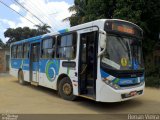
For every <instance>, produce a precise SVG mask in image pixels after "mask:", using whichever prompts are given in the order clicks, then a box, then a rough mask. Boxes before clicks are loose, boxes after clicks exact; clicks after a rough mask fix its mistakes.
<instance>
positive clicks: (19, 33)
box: [4, 24, 50, 44]
mask: <svg viewBox="0 0 160 120" xmlns="http://www.w3.org/2000/svg"><path fill="white" fill-rule="evenodd" d="M36 27H37V29H30V28H29V27H23V28H22V27H18V28H15V29H14V28H8V29H7V30H6V31H5V32H4V36H5V37H8V38H9V40H8V41H7V44H10V43H11V42H15V41H19V40H23V39H27V38H30V37H35V36H38V35H42V34H46V33H48V32H50V31H49V30H48V28H50V26H48V25H47V24H44V25H36Z"/></svg>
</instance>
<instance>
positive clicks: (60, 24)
mask: <svg viewBox="0 0 160 120" xmlns="http://www.w3.org/2000/svg"><path fill="white" fill-rule="evenodd" d="M28 1H29V3H31V4H30V5H34V8H37V10H38V11H41V13H43V14H44V16H46V18H47V19H48V20H49V21H51V20H50V19H49V17H48V16H47V15H46V14H45V13H44V12H43V11H42V10H41V9H39V6H37V4H34V3H33V2H32V1H31V0H28ZM35 6H36V7H35ZM52 19H54V21H55V22H56V21H57V20H56V19H55V18H52ZM51 22H52V21H51ZM57 23H58V24H59V25H58V24H54V25H56V26H58V27H61V26H64V24H62V23H61V22H59V21H57Z"/></svg>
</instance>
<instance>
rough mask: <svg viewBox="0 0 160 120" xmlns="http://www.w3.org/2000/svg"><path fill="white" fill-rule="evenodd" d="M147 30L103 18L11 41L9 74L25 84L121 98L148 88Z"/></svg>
mask: <svg viewBox="0 0 160 120" xmlns="http://www.w3.org/2000/svg"><path fill="white" fill-rule="evenodd" d="M142 37H143V31H142V29H141V28H140V27H139V26H137V25H135V24H133V23H131V22H128V21H124V20H119V19H100V20H96V21H92V22H89V23H85V24H81V25H78V26H74V27H71V28H69V29H64V30H60V31H58V32H54V33H49V34H45V35H41V36H37V37H33V38H29V39H25V40H21V41H18V42H15V43H12V44H11V63H10V74H11V75H13V76H15V77H17V78H18V80H19V83H20V84H23V85H24V84H26V83H31V84H33V85H36V86H38V85H39V86H44V87H47V88H51V89H54V90H57V91H58V93H59V95H60V96H61V97H62V98H63V99H66V100H74V99H75V98H76V97H77V96H81V97H85V98H88V99H92V100H95V101H100V102H118V101H125V100H129V99H132V98H135V97H138V96H141V95H142V94H143V92H144V86H145V82H144V65H143V58H142Z"/></svg>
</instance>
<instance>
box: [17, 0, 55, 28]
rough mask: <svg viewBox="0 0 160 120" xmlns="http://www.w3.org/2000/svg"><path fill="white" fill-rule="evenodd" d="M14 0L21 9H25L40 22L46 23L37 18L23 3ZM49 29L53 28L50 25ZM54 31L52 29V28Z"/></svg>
mask: <svg viewBox="0 0 160 120" xmlns="http://www.w3.org/2000/svg"><path fill="white" fill-rule="evenodd" d="M14 2H16V3H17V4H18V5H19V6H21V7H22V8H23V9H25V10H26V11H27V12H29V13H30V14H32V15H33V16H34V17H35V18H36V19H37V20H38V21H40V22H41V23H42V24H46V23H44V22H43V21H42V20H41V19H39V18H38V17H37V16H36V15H35V14H34V13H33V12H31V11H30V10H29V9H28V8H26V7H25V6H24V5H22V4H21V3H20V2H18V1H17V0H14ZM50 29H51V30H53V29H54V28H53V29H52V27H51V28H50ZM53 31H54V30H53Z"/></svg>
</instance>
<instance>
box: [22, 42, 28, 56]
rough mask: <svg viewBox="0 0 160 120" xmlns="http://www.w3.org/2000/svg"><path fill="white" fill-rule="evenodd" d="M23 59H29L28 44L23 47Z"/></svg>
mask: <svg viewBox="0 0 160 120" xmlns="http://www.w3.org/2000/svg"><path fill="white" fill-rule="evenodd" d="M23 58H29V44H24V46H23Z"/></svg>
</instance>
